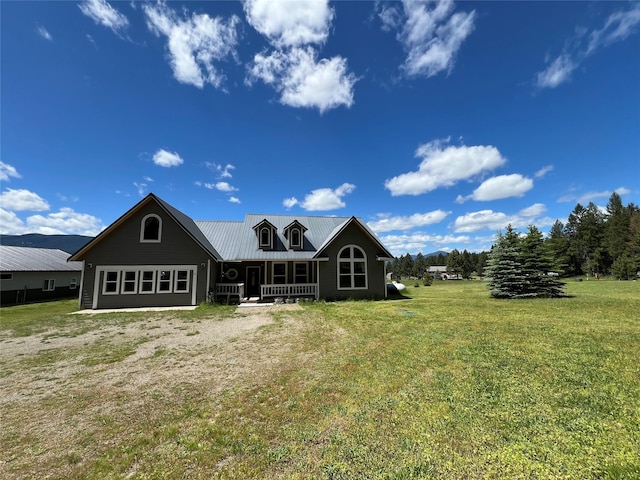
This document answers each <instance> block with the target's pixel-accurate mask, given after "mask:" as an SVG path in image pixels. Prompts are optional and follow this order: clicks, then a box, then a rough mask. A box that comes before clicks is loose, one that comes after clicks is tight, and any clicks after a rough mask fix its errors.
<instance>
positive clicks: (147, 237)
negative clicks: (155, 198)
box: [140, 213, 162, 243]
mask: <svg viewBox="0 0 640 480" xmlns="http://www.w3.org/2000/svg"><path fill="white" fill-rule="evenodd" d="M161 239H162V219H161V218H160V217H159V216H158V215H155V214H153V213H152V214H149V215H147V216H145V217H144V218H143V219H142V222H141V223H140V241H141V242H146V243H159V242H160V241H161Z"/></svg>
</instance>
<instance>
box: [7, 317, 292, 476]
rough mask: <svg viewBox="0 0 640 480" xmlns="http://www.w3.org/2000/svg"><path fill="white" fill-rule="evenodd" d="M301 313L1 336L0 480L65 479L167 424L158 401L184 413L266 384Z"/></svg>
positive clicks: (156, 321)
mask: <svg viewBox="0 0 640 480" xmlns="http://www.w3.org/2000/svg"><path fill="white" fill-rule="evenodd" d="M299 310H301V308H300V307H299V306H298V305H278V306H273V307H269V308H265V307H260V308H242V309H237V310H236V311H235V313H234V314H233V315H232V316H231V317H228V318H222V319H220V318H201V319H197V320H193V319H184V318H181V317H180V316H175V315H172V314H171V313H163V314H158V313H157V312H150V313H149V315H150V316H149V317H148V318H143V319H141V320H134V321H131V322H128V323H127V322H120V323H119V324H117V325H113V324H111V325H105V326H104V327H100V316H96V317H95V318H94V319H93V321H94V322H95V325H96V326H95V328H94V329H92V330H90V331H87V332H84V333H81V334H78V335H72V336H67V334H68V333H70V332H67V331H65V330H56V331H48V332H44V333H41V334H38V335H32V336H30V337H21V338H0V366H1V373H0V392H1V393H0V420H1V423H2V434H1V435H2V436H1V442H0V446H1V448H0V451H1V452H2V453H0V477H2V478H25V477H27V478H28V477H33V478H47V477H49V478H63V477H65V476H68V475H70V474H71V472H73V471H77V468H78V463H82V462H83V461H84V459H86V458H95V456H96V451H98V452H100V451H105V450H108V449H109V448H110V445H112V444H116V443H117V442H118V437H119V436H123V435H125V436H126V435H131V434H132V433H134V432H132V431H131V430H132V429H135V428H136V425H139V424H140V422H147V423H151V424H153V425H155V424H156V422H161V418H160V416H161V414H160V413H158V412H154V411H153V408H152V406H153V405H156V404H158V402H162V403H163V404H168V405H171V404H175V405H176V408H183V407H182V406H183V405H190V404H194V399H197V398H202V397H203V396H205V397H206V398H207V399H208V401H209V402H212V401H215V398H217V396H220V395H222V394H223V392H225V391H229V390H231V391H232V390H233V389H235V388H246V386H247V385H252V384H253V385H255V384H256V383H260V382H262V381H265V379H266V378H268V377H269V375H271V373H272V370H273V368H274V367H275V365H276V364H277V363H278V362H280V361H282V358H286V356H287V352H288V351H289V350H290V349H291V346H292V342H293V341H294V340H293V338H294V337H295V332H296V331H297V330H298V329H300V328H302V326H303V325H304V321H302V320H301V319H300V318H299V317H300V315H299V313H300V312H299ZM137 318H138V317H137ZM142 419H144V420H142ZM158 425H161V423H158Z"/></svg>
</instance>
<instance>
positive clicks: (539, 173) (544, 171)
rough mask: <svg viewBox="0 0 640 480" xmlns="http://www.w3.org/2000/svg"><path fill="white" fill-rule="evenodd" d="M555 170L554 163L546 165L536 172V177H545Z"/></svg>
mask: <svg viewBox="0 0 640 480" xmlns="http://www.w3.org/2000/svg"><path fill="white" fill-rule="evenodd" d="M552 170H553V165H547V166H545V167H542V168H541V169H540V170H538V171H537V172H536V173H535V177H536V178H543V177H545V176H546V175H547V173H549V172H551V171H552Z"/></svg>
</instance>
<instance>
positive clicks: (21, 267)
mask: <svg viewBox="0 0 640 480" xmlns="http://www.w3.org/2000/svg"><path fill="white" fill-rule="evenodd" d="M67 258H69V254H68V253H67V252H63V251H62V250H53V249H48V248H33V247H9V246H6V245H0V271H3V272H80V271H81V270H82V262H67Z"/></svg>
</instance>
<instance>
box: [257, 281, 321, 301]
mask: <svg viewBox="0 0 640 480" xmlns="http://www.w3.org/2000/svg"><path fill="white" fill-rule="evenodd" d="M317 293H318V285H317V284H315V283H287V284H278V285H276V284H268V285H262V286H261V287H260V298H265V297H287V298H290V297H311V296H312V297H314V298H317Z"/></svg>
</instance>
